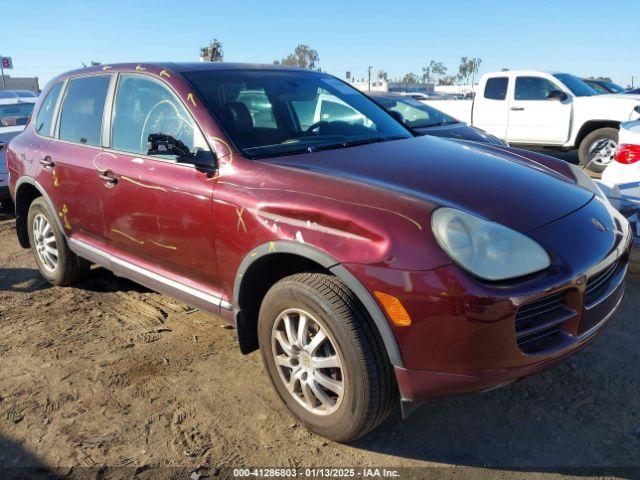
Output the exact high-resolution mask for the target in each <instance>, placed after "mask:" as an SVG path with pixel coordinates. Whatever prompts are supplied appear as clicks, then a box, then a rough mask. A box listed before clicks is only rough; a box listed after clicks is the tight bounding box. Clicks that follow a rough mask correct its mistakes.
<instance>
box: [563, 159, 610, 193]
mask: <svg viewBox="0 0 640 480" xmlns="http://www.w3.org/2000/svg"><path fill="white" fill-rule="evenodd" d="M568 165H569V168H571V171H572V172H573V174H574V175H575V177H576V183H577V184H578V186H580V187H582V188H584V189H586V190H589V191H590V192H591V193H593V194H594V195H595V196H596V197H599V198H600V199H602V200H604V201H605V202H608V201H609V200H607V196H606V195H605V194H604V193H602V190H600V187H599V186H598V185H596V182H594V181H593V180H591V177H590V176H589V175H587V173H586V172H585V171H584V170H583V169H581V168H580V167H578V166H577V165H574V164H572V163H569V164H568Z"/></svg>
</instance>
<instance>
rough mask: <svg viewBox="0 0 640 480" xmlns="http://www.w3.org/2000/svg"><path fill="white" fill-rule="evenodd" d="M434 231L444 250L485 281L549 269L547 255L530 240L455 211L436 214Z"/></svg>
mask: <svg viewBox="0 0 640 480" xmlns="http://www.w3.org/2000/svg"><path fill="white" fill-rule="evenodd" d="M431 228H432V230H433V233H434V235H435V237H436V240H437V241H438V244H439V245H440V247H442V249H443V250H444V251H445V252H446V253H447V255H449V257H451V259H452V260H453V261H454V262H456V263H457V264H458V265H460V266H461V267H462V268H464V269H465V270H467V271H469V272H471V273H472V274H474V275H476V276H478V277H480V278H483V279H485V280H494V281H495V280H506V279H508V278H516V277H522V276H523V275H528V274H531V273H535V272H539V271H540V270H544V269H545V268H547V267H548V266H549V265H550V264H551V261H550V259H549V255H547V252H546V251H545V250H544V249H543V248H542V247H541V246H540V245H538V244H537V243H536V242H534V241H533V240H532V239H530V238H529V237H526V236H524V235H522V234H521V233H518V232H516V231H514V230H511V229H510V228H507V227H505V226H503V225H500V224H498V223H494V222H489V221H487V220H483V219H482V218H478V217H476V216H474V215H469V214H468V213H465V212H462V211H460V210H457V209H455V208H448V207H442V208H439V209H437V210H436V211H434V212H433V215H432V216H431Z"/></svg>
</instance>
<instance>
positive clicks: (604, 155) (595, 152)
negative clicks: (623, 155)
mask: <svg viewBox="0 0 640 480" xmlns="http://www.w3.org/2000/svg"><path fill="white" fill-rule="evenodd" d="M617 147H618V144H617V143H616V142H614V141H613V140H611V139H610V138H602V139H600V140H597V141H595V142H593V143H592V144H591V146H590V147H589V162H588V163H587V166H588V165H589V164H592V163H593V164H595V165H600V166H606V165H609V163H611V162H612V161H613V157H614V154H615V151H616V148H617Z"/></svg>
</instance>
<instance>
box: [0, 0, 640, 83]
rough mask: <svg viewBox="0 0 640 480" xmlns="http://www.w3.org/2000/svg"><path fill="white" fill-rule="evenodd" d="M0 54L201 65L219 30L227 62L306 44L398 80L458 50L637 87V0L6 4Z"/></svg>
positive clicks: (496, 62)
mask: <svg viewBox="0 0 640 480" xmlns="http://www.w3.org/2000/svg"><path fill="white" fill-rule="evenodd" d="M2 18H3V21H2V26H1V27H0V54H2V55H3V56H10V57H12V59H13V65H14V70H13V71H8V72H5V73H8V74H10V75H12V76H15V77H19V76H37V77H39V79H40V85H41V88H42V87H43V86H44V84H45V83H46V82H47V81H48V80H50V79H51V78H53V77H54V76H55V75H57V74H59V73H62V72H64V71H66V70H71V69H74V68H78V67H80V66H82V63H83V62H84V63H87V64H89V62H91V61H92V60H93V61H99V62H102V63H115V62H144V61H154V60H155V61H198V54H199V50H200V47H201V46H203V45H205V44H207V43H208V42H209V41H211V40H212V39H214V38H218V39H219V40H220V41H222V43H223V47H224V54H225V55H224V59H225V61H229V62H252V63H272V62H273V61H274V60H279V59H281V58H283V57H285V56H287V55H288V54H289V53H291V52H292V51H293V49H294V48H295V47H296V45H298V44H300V43H304V44H307V45H309V46H311V47H312V48H314V49H315V50H317V51H318V53H319V57H320V67H321V68H322V70H324V71H326V72H328V73H331V74H333V75H336V76H338V77H340V78H344V76H345V72H346V71H351V72H352V73H353V75H354V77H356V78H358V79H359V78H364V77H365V76H366V72H367V67H368V66H369V65H371V66H372V67H373V72H374V76H375V74H376V73H377V72H378V71H379V70H384V71H386V72H388V74H389V76H390V77H392V78H396V77H402V76H404V74H405V73H408V72H415V73H420V72H421V71H422V67H423V66H424V65H426V64H428V63H429V61H430V60H436V61H440V62H442V63H444V64H445V66H447V67H448V70H449V72H448V73H449V74H452V73H456V72H457V69H458V65H459V63H460V57H462V56H467V57H479V58H481V59H482V64H481V66H480V73H481V74H482V73H487V72H492V71H496V70H500V69H502V68H509V69H511V70H515V69H535V70H558V71H564V72H569V73H573V74H576V75H579V76H607V77H611V78H612V79H613V80H614V81H615V82H617V83H619V84H621V85H623V86H627V85H628V84H630V83H631V79H632V76H633V77H634V83H635V85H638V84H640V36H639V35H638V32H639V31H640V30H639V29H638V19H640V0H612V1H609V2H602V0H598V1H591V0H582V1H576V0H568V1H557V0H556V1H546V0H538V1H520V0H514V1H498V0H475V1H471V0H449V1H437V2H436V1H429V0H422V1H413V0H395V1H385V2H382V1H377V0H370V1H368V2H364V1H360V0H340V1H334V0H316V1H309V0H298V1H289V0H282V1H279V0H262V1H254V0H246V1H245V0H231V1H217V0H182V1H172V2H163V1H161V0H155V1H148V0H126V1H125V0H111V1H108V0H103V1H100V2H98V1H91V0H84V1H81V0H31V1H29V2H27V3H24V2H17V1H8V0H5V1H4V2H3V6H2Z"/></svg>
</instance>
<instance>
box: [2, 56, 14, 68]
mask: <svg viewBox="0 0 640 480" xmlns="http://www.w3.org/2000/svg"><path fill="white" fill-rule="evenodd" d="M0 61H1V62H2V68H3V69H5V70H13V62H12V61H11V57H0Z"/></svg>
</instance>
